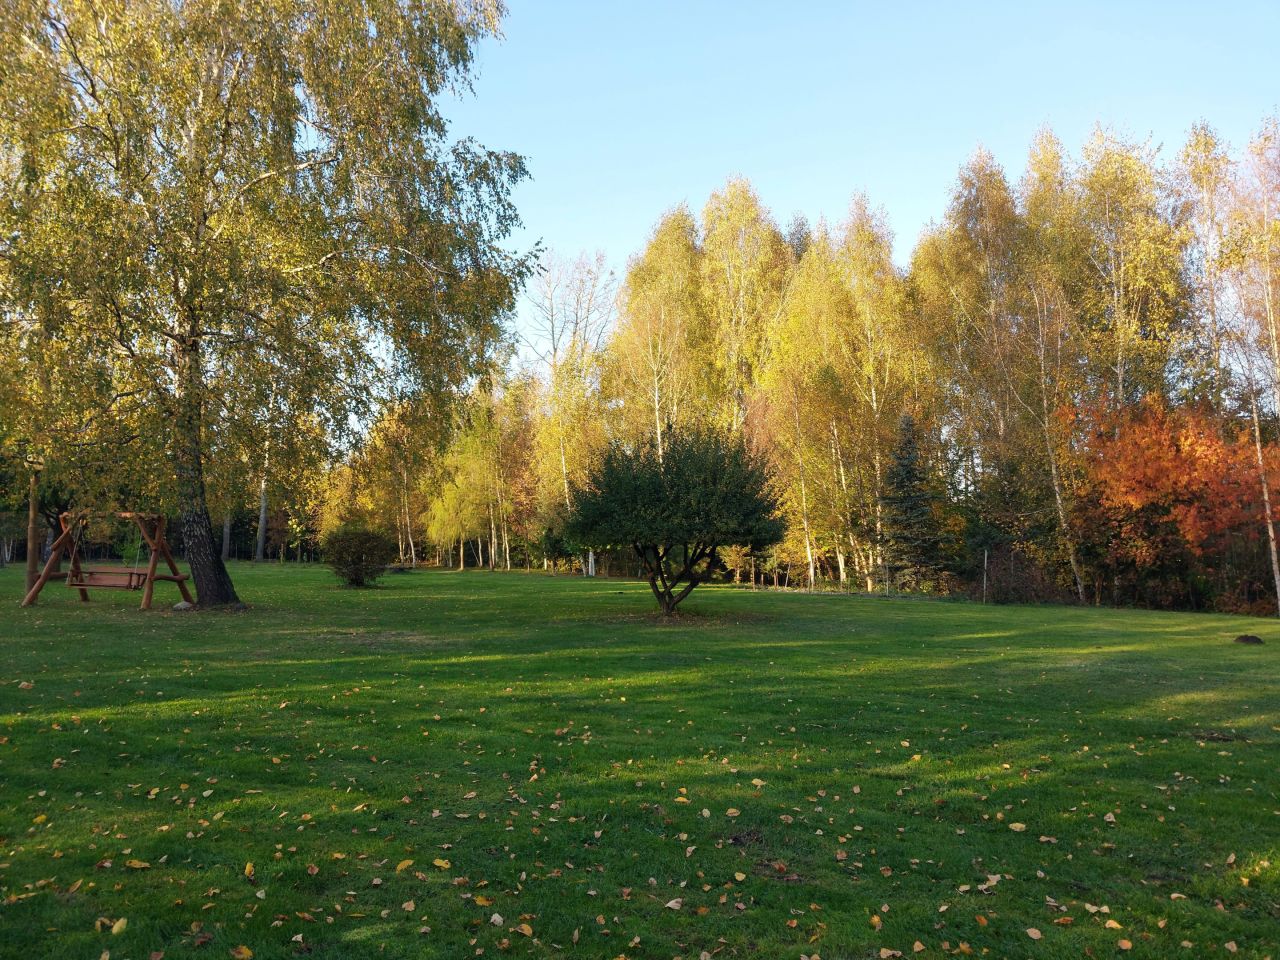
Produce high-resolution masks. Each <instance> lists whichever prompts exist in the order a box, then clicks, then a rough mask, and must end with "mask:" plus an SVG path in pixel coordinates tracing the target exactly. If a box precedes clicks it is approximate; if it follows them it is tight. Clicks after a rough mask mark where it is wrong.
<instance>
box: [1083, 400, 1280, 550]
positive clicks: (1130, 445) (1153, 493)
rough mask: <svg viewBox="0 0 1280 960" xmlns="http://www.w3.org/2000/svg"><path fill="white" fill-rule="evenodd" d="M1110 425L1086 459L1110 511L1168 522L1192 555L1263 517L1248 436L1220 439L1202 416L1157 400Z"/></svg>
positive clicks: (1101, 497)
mask: <svg viewBox="0 0 1280 960" xmlns="http://www.w3.org/2000/svg"><path fill="white" fill-rule="evenodd" d="M1110 427H1111V429H1106V430H1103V431H1102V432H1101V433H1100V435H1099V436H1098V437H1097V438H1096V440H1095V444H1094V447H1093V456H1092V458H1091V463H1090V468H1091V469H1090V478H1091V480H1092V482H1093V485H1094V489H1095V491H1096V492H1097V495H1098V497H1099V500H1100V502H1101V504H1102V506H1104V507H1106V508H1107V509H1108V510H1110V511H1116V512H1119V513H1127V514H1130V515H1131V516H1133V517H1134V518H1135V519H1136V518H1138V517H1147V518H1150V519H1154V518H1155V517H1159V518H1160V519H1167V520H1169V521H1171V522H1172V523H1173V524H1174V526H1175V527H1176V528H1177V531H1178V533H1179V534H1180V536H1181V538H1182V541H1183V542H1184V543H1185V544H1186V546H1187V547H1188V549H1190V550H1191V551H1192V552H1193V553H1195V554H1197V555H1199V554H1202V553H1204V551H1205V550H1206V549H1212V547H1213V544H1214V543H1215V542H1217V541H1218V540H1220V538H1221V537H1223V536H1224V535H1228V534H1233V533H1238V532H1239V531H1240V530H1241V528H1242V527H1250V528H1252V527H1253V526H1256V525H1257V524H1258V523H1259V522H1260V521H1261V509H1260V500H1261V495H1260V488H1259V486H1258V470H1257V465H1256V460H1255V455H1254V452H1253V443H1252V438H1250V437H1248V436H1239V437H1235V438H1232V439H1228V438H1224V437H1223V436H1222V433H1221V431H1220V426H1219V425H1218V424H1217V423H1215V422H1214V421H1212V420H1210V419H1209V418H1208V417H1205V416H1203V415H1201V414H1198V413H1194V412H1191V411H1187V410H1177V411H1169V410H1167V409H1165V408H1163V407H1161V406H1157V405H1155V404H1148V405H1144V406H1143V407H1142V408H1140V410H1138V411H1137V413H1136V415H1135V416H1131V417H1130V418H1128V419H1127V420H1124V421H1122V422H1119V423H1116V422H1115V421H1114V420H1113V422H1112V424H1111V425H1110ZM1135 532H1137V531H1135Z"/></svg>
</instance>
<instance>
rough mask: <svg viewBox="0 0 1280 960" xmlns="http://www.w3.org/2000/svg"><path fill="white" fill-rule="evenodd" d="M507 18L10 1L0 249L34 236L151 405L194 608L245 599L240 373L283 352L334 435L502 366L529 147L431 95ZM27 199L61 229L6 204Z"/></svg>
mask: <svg viewBox="0 0 1280 960" xmlns="http://www.w3.org/2000/svg"><path fill="white" fill-rule="evenodd" d="M501 14H502V6H501V4H500V2H498V0H464V2H459V3H450V4H440V3H432V2H426V0H407V2H405V0H367V2H364V3H360V4H348V3H341V2H334V0H284V2H282V3H277V4H272V5H269V6H265V5H261V4H257V3H244V4H226V3H222V2H218V0H190V2H183V3H178V2H175V0H142V2H128V3H126V2H123V0H107V2H97V0H58V2H54V0H15V2H13V3H8V4H5V6H4V10H3V13H0V144H3V145H4V147H5V154H6V156H7V157H8V158H9V161H10V162H6V163H4V164H2V165H0V174H3V177H4V183H3V184H0V186H2V187H3V189H2V190H0V193H3V194H4V195H5V196H7V197H11V198H16V199H17V201H20V202H14V203H9V204H6V205H5V208H4V211H3V213H4V222H0V234H3V235H4V236H5V237H6V244H7V250H6V254H7V256H9V257H10V258H11V259H14V260H17V261H22V262H28V263H31V262H35V258H33V257H31V256H29V252H28V249H27V248H28V247H31V246H33V245H36V244H38V245H39V247H40V251H41V253H42V254H43V255H44V261H43V262H44V263H45V268H44V269H45V270H46V271H47V280H48V285H49V286H50V288H52V289H56V290H58V291H59V292H61V293H62V294H63V295H64V296H65V299H66V300H67V302H70V303H73V304H74V305H75V308H76V309H75V310H74V311H72V312H70V313H68V315H67V316H66V317H65V318H63V320H62V322H63V323H64V324H66V325H67V326H66V333H67V334H68V335H70V334H71V333H72V332H73V331H76V330H82V331H83V330H92V331H94V332H95V333H96V335H97V336H98V337H99V338H101V339H102V340H104V341H105V350H106V351H107V352H106V354H105V356H106V357H109V358H110V361H111V364H112V376H113V378H114V381H115V384H114V390H113V393H130V394H136V395H141V396H145V397H146V398H147V403H148V406H149V408H150V409H152V410H154V411H158V412H159V413H160V414H161V419H162V422H163V423H164V425H165V426H164V428H163V430H164V437H165V446H166V448H167V449H166V452H167V455H168V460H169V462H170V463H171V465H172V487H173V493H174V496H173V502H174V503H175V505H176V508H177V511H178V512H179V514H180V517H181V533H182V542H183V546H184V548H185V551H186V555H187V559H188V561H189V562H190V564H191V570H192V575H193V579H194V581H195V585H196V589H197V593H198V596H199V599H200V602H201V604H202V605H214V604H230V603H236V602H238V598H237V596H236V592H235V588H234V586H233V585H232V582H231V579H230V577H229V576H228V574H227V571H226V568H225V566H224V565H223V563H222V560H221V558H220V555H219V550H218V549H217V547H216V546H215V544H214V538H213V533H212V529H211V526H210V521H209V511H208V505H207V502H206V490H205V482H206V468H207V460H208V456H209V452H210V449H211V447H210V437H211V434H212V433H213V432H215V431H217V432H218V434H219V440H220V442H221V443H222V444H223V445H224V446H226V445H227V444H228V443H229V437H228V434H229V433H231V432H233V431H234V430H235V429H236V427H237V424H238V423H240V422H241V418H237V417H234V416H226V417H220V416H219V411H220V410H222V409H223V408H228V409H231V410H237V409H239V405H238V404H237V398H236V397H235V396H224V395H218V394H217V391H219V390H221V389H223V388H224V387H225V386H227V385H231V386H233V387H234V385H236V384H238V383H242V382H243V380H242V378H241V377H240V376H238V375H237V372H238V371H244V370H248V369H250V368H253V369H260V370H269V371H270V376H271V377H272V378H273V380H274V382H273V387H274V389H275V391H276V392H277V393H278V394H279V395H282V396H287V397H288V398H289V401H290V405H291V407H292V408H294V409H305V410H312V411H317V412H318V414H319V415H320V416H321V417H322V419H323V420H324V421H325V422H326V423H327V424H329V425H330V427H331V428H333V429H334V430H335V431H337V432H341V431H342V430H344V429H346V428H347V425H349V424H351V423H353V422H355V419H356V417H357V416H358V415H361V414H363V413H366V412H367V410H368V408H369V407H370V406H371V404H372V402H373V401H375V400H377V399H379V395H380V394H385V393H389V392H396V393H400V394H418V395H425V396H427V397H429V398H432V399H436V400H442V401H443V400H447V399H449V398H451V397H453V396H454V395H456V394H457V393H458V392H459V391H460V389H461V388H462V387H463V386H465V384H467V383H468V382H470V380H471V379H472V378H473V377H474V376H475V374H476V373H477V372H478V371H479V370H481V369H482V368H483V367H484V366H485V365H486V364H487V362H488V360H489V353H490V348H491V346H492V345H493V344H494V342H495V341H496V339H497V338H498V335H499V332H500V321H501V319H502V317H503V316H504V314H506V313H507V312H508V311H509V310H510V309H511V308H512V306H513V303H514V297H515V294H516V291H517V289H518V287H519V285H520V283H521V281H522V279H523V277H524V275H525V273H526V271H527V268H528V264H527V262H526V260H525V259H524V258H522V257H517V256H513V255H512V254H510V253H509V252H508V251H507V250H505V249H504V248H503V247H502V246H501V244H502V241H503V240H504V239H505V238H506V236H507V235H508V234H509V233H510V231H511V230H512V228H513V227H514V226H515V225H516V224H517V222H518V221H517V217H516V214H515V211H514V209H513V208H512V206H511V203H510V200H509V194H510V190H511V187H512V185H513V184H514V183H515V182H517V181H518V180H520V179H521V178H522V177H523V176H524V175H525V169H524V163H523V161H522V159H521V158H520V157H518V156H516V155H513V154H510V153H500V152H493V151H489V150H485V149H483V148H481V147H480V146H478V145H477V144H475V143H473V142H471V141H467V140H463V141H456V140H454V139H452V138H450V136H449V135H448V127H447V124H446V122H445V118H444V117H443V116H442V115H441V113H440V109H439V100H440V98H441V97H442V96H443V95H446V94H448V93H449V92H451V91H455V90H457V89H459V88H465V87H466V86H467V77H468V71H469V69H470V66H471V62H472V57H473V54H474V50H475V46H476V43H477V42H478V41H479V40H480V38H482V37H484V36H486V35H489V34H492V33H493V32H494V31H495V30H496V28H497V25H498V21H499V18H500V16H501ZM31 210H39V211H40V212H41V216H40V221H39V222H40V223H42V224H47V225H49V228H48V229H47V230H40V231H37V230H34V229H32V228H30V226H29V224H30V223H31V218H30V216H26V215H23V216H12V217H11V216H9V213H10V212H11V211H17V212H18V213H25V212H29V211H31ZM5 306H6V309H7V310H11V309H20V308H21V304H17V305H16V306H15V305H13V304H6V305H5ZM60 335H61V334H60ZM215 385H217V386H215ZM245 399H246V402H251V401H252V398H249V397H246V398H245ZM247 432H248V431H247ZM249 439H250V438H248V437H246V444H245V445H246V447H247V446H248V445H249ZM253 439H254V442H257V438H253Z"/></svg>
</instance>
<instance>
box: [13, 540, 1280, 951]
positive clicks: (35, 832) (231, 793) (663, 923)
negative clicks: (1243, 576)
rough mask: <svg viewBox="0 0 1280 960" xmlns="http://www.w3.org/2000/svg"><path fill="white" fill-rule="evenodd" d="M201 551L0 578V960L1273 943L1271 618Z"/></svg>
mask: <svg viewBox="0 0 1280 960" xmlns="http://www.w3.org/2000/svg"><path fill="white" fill-rule="evenodd" d="M233 575H234V576H235V578H236V582H237V584H238V585H239V587H240V589H241V594H242V596H244V597H245V598H246V599H247V600H248V601H249V602H250V603H251V604H252V608H251V609H250V610H249V611H248V612H245V613H240V614H227V613H195V614H191V613H188V614H179V613H170V612H168V610H167V606H168V603H171V602H172V601H173V600H175V599H176V596H172V597H171V596H170V594H171V593H174V591H172V590H167V589H166V587H167V585H161V586H159V587H157V602H158V604H160V605H161V609H162V610H164V612H153V613H140V612H138V611H137V610H136V609H134V608H135V606H136V603H137V600H138V595H137V594H131V593H113V592H99V593H97V594H96V595H95V600H94V602H93V603H91V604H86V605H81V604H79V603H78V602H76V600H75V594H74V593H73V592H72V591H70V590H67V589H65V588H63V587H62V586H60V585H55V586H50V587H49V588H48V589H47V590H46V591H45V594H44V596H43V597H42V598H41V601H40V605H39V606H38V607H35V608H32V609H27V610H20V609H19V608H18V606H17V598H18V596H19V595H20V592H21V589H20V587H21V571H20V570H17V569H12V568H11V569H8V570H3V571H0V596H3V597H6V598H8V599H7V600H5V601H4V603H5V605H4V607H3V612H2V613H0V655H2V656H3V667H2V668H0V897H2V898H3V903H2V905H0V956H4V957H21V958H24V960H35V958H41V957H60V958H61V957H80V958H88V960H94V958H98V957H100V956H106V955H107V954H106V951H109V955H110V957H111V958H112V960H122V958H133V960H146V958H148V957H152V956H159V955H160V954H161V953H163V956H164V957H166V958H176V957H217V958H225V957H228V956H229V955H232V953H233V952H235V951H236V950H237V948H239V947H241V946H244V947H247V948H249V950H251V951H252V952H253V955H254V956H255V957H258V958H269V957H295V956H301V955H307V956H310V957H315V958H348V957H445V958H461V957H470V956H481V955H483V956H486V957H494V956H503V955H508V956H513V957H527V956H538V957H559V956H570V957H584V958H585V957H609V958H613V957H619V956H625V957H628V958H633V960H634V958H641V957H658V958H668V957H677V956H678V957H683V958H698V957H700V956H705V955H710V956H712V957H717V958H727V957H769V958H773V957H790V958H799V957H801V956H802V955H803V956H809V957H812V956H815V955H817V956H820V957H821V958H822V960H837V958H849V957H879V956H881V955H884V956H890V955H892V954H889V953H884V954H882V951H884V950H891V951H892V950H896V951H901V952H902V953H903V954H904V955H905V956H912V955H913V950H914V949H916V947H915V944H916V943H917V941H918V942H919V944H922V945H923V949H922V950H920V951H919V954H918V955H919V956H924V957H935V956H942V955H944V954H957V953H958V954H960V955H968V954H970V953H971V954H972V955H974V956H983V955H985V956H991V957H1040V958H1044V957H1072V958H1076V957H1082V956H1093V957H1108V956H1120V955H1123V954H1122V951H1123V949H1124V944H1123V943H1122V942H1121V941H1127V942H1128V943H1129V944H1131V947H1132V949H1131V951H1130V952H1129V953H1128V954H1127V955H1128V956H1132V957H1170V956H1185V957H1188V958H1192V957H1203V956H1221V957H1224V958H1225V957H1228V956H1230V955H1231V953H1232V952H1234V953H1235V956H1237V957H1266V956H1272V957H1280V795H1278V794H1280V726H1278V725H1280V624H1276V623H1273V622H1270V621H1258V620H1247V619H1243V618H1238V617H1221V616H1208V615H1168V614H1159V613H1148V612H1131V611H1110V610H1077V609H1067V608H1059V607H1043V608H1028V607H982V606H978V605H971V604H949V603H932V602H923V601H918V602H913V601H885V600H875V599H851V598H847V597H806V596H795V595H780V594H771V593H752V592H750V591H746V590H735V589H727V588H720V589H713V588H703V589H700V590H698V591H697V592H696V593H695V594H694V595H693V596H692V597H691V598H690V600H689V601H687V602H686V604H685V607H686V608H687V613H686V615H685V616H683V617H681V618H680V619H679V621H678V622H676V623H673V624H664V623H660V622H658V621H657V620H655V619H654V618H653V617H652V616H651V608H652V607H653V601H652V598H651V597H650V595H649V593H648V588H647V587H646V586H645V585H644V584H639V583H633V582H617V581H593V582H588V581H583V580H580V579H571V578H563V577H562V578H557V579H550V578H545V577H542V576H525V575H502V574H497V575H495V574H486V573H478V572H477V573H466V574H457V573H446V572H422V573H413V574H403V575H393V576H390V577H388V578H387V579H386V580H385V581H384V585H383V586H382V587H380V588H378V589H374V590H365V591H353V590H345V589H339V588H338V587H336V586H335V584H334V581H333V580H332V577H331V575H330V574H329V573H328V572H327V571H326V570H324V569H322V568H301V569H299V568H292V567H289V568H281V567H275V566H268V567H264V568H261V569H254V568H252V567H250V566H246V565H241V566H238V567H236V568H235V569H234V570H233ZM1246 631H1248V632H1254V633H1257V634H1259V635H1260V636H1262V637H1263V638H1264V639H1265V640H1266V641H1267V644H1266V645H1265V646H1261V647H1258V646H1243V645H1239V644H1233V643H1231V642H1230V640H1231V638H1232V637H1234V636H1235V635H1236V634H1238V633H1242V632H1246ZM247 864H252V867H247V866H246V865H247ZM248 874H251V876H249V875H248ZM126 921H127V922H126ZM113 927H114V928H115V929H116V930H117V931H118V932H114V933H113ZM1037 931H1038V933H1037ZM1184 944H1187V945H1184ZM240 953H241V955H247V954H246V953H244V952H243V951H241V952H240Z"/></svg>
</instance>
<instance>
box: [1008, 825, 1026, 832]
mask: <svg viewBox="0 0 1280 960" xmlns="http://www.w3.org/2000/svg"><path fill="white" fill-rule="evenodd" d="M1009 829H1010V830H1012V831H1013V832H1014V833H1021V832H1022V831H1023V830H1025V829H1027V825H1026V824H1025V823H1011V824H1009Z"/></svg>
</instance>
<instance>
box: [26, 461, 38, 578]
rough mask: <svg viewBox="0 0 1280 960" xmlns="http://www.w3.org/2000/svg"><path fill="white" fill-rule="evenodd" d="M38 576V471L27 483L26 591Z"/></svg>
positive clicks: (35, 471) (34, 471)
mask: <svg viewBox="0 0 1280 960" xmlns="http://www.w3.org/2000/svg"><path fill="white" fill-rule="evenodd" d="M39 578H40V471H38V470H32V471H31V479H30V480H29V481H28V483H27V591H28V592H30V591H31V588H32V587H34V586H35V585H36V580H38V579H39Z"/></svg>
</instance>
